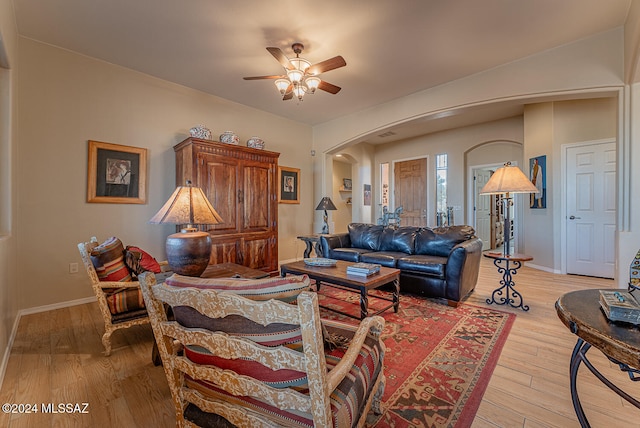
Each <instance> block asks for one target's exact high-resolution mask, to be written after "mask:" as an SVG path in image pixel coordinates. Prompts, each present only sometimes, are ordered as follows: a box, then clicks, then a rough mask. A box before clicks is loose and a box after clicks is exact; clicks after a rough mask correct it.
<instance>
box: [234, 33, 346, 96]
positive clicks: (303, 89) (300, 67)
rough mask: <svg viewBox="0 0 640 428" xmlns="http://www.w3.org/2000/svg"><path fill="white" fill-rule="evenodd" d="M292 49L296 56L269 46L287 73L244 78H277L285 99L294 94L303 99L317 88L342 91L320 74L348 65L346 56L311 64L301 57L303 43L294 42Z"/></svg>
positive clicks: (332, 91)
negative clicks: (320, 76)
mask: <svg viewBox="0 0 640 428" xmlns="http://www.w3.org/2000/svg"><path fill="white" fill-rule="evenodd" d="M291 49H293V52H294V53H295V54H296V57H295V58H292V59H289V58H287V56H286V55H285V54H284V52H282V49H280V48H274V47H269V48H267V50H268V51H269V53H270V54H271V55H273V56H274V58H275V59H276V60H278V62H279V63H280V64H281V65H282V66H283V67H284V69H285V72H286V74H284V75H280V76H252V77H245V78H244V80H262V79H275V80H276V81H275V84H276V87H277V88H278V91H280V95H282V100H283V101H286V100H290V99H292V98H293V96H294V95H295V96H296V97H297V98H298V99H299V100H302V98H303V97H304V94H306V93H310V94H313V93H315V91H316V89H321V90H323V91H326V92H329V93H330V94H337V93H338V92H340V89H342V88H340V87H339V86H336V85H333V84H331V83H329V82H326V81H324V80H321V79H320V78H319V77H318V74H320V73H324V72H326V71H331V70H335V69H336V68H340V67H344V66H345V65H347V63H346V61H345V60H344V58H342V57H341V56H340V55H338V56H334V57H333V58H329V59H327V60H325V61H322V62H318V63H316V64H311V63H310V62H309V61H307V60H306V59H304V58H300V54H301V53H302V50H303V49H304V45H303V44H302V43H294V44H292V45H291Z"/></svg>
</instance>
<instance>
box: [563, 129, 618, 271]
mask: <svg viewBox="0 0 640 428" xmlns="http://www.w3.org/2000/svg"><path fill="white" fill-rule="evenodd" d="M604 143H614V144H615V145H616V151H618V150H620V145H619V144H618V140H617V138H614V137H611V138H603V139H600V140H588V141H579V142H577V143H566V144H561V145H560V148H561V150H560V162H561V164H560V165H561V171H562V174H561V176H560V180H561V185H560V273H562V274H564V275H566V274H567V251H568V245H567V193H568V191H567V186H568V184H567V183H568V181H569V180H568V178H567V168H566V167H565V166H566V164H567V157H568V151H569V149H571V148H575V147H584V146H592V145H596V144H604ZM619 160H620V156H619V153H616V176H617V177H619V175H618V174H619V173H620V163H619ZM619 183H620V181H619V180H618V181H616V185H618V184H619ZM619 195H620V191H619V189H618V191H617V194H616V196H619ZM619 209H620V201H618V202H617V203H616V215H615V219H616V231H617V230H619V229H618V227H619V221H620V217H619ZM613 247H614V249H615V252H616V254H615V255H614V257H615V260H619V259H618V251H619V248H618V234H617V233H616V238H615V242H614V245H613ZM617 274H618V272H617V268H614V280H615V278H616V275H617Z"/></svg>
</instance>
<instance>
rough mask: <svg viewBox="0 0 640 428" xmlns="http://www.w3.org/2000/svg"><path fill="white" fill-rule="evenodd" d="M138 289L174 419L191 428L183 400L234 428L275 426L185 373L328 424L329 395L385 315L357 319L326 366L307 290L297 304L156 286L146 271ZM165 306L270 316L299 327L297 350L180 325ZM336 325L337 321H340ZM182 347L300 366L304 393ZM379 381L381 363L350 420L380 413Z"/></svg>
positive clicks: (267, 320)
mask: <svg viewBox="0 0 640 428" xmlns="http://www.w3.org/2000/svg"><path fill="white" fill-rule="evenodd" d="M140 287H141V289H142V294H143V296H144V299H145V303H146V305H147V310H148V311H149V316H150V319H151V326H152V328H153V332H154V334H155V337H156V341H157V343H158V348H159V351H160V356H161V357H162V362H163V366H164V370H165V374H166V376H167V380H168V383H169V388H170V390H171V395H172V397H173V401H174V404H175V408H176V420H177V422H178V426H180V427H183V426H193V425H192V423H191V422H189V421H187V420H185V419H184V410H185V408H186V406H187V405H188V403H193V404H195V405H196V406H198V407H199V408H200V409H201V410H203V411H205V412H211V413H215V414H218V415H220V416H223V417H224V418H226V419H227V420H228V421H229V422H231V423H233V424H235V425H236V426H238V427H255V426H273V427H276V426H279V425H276V424H275V423H274V421H272V420H270V419H268V418H266V417H264V416H263V415H261V414H258V413H257V412H254V411H253V410H251V409H247V408H244V407H237V406H234V405H232V404H230V403H227V402H222V401H218V400H215V399H213V398H210V397H205V396H204V395H203V394H201V393H200V392H198V391H196V390H193V389H190V388H188V387H187V386H186V385H185V383H184V375H185V374H188V375H189V376H191V377H193V378H199V379H208V380H211V381H213V382H215V384H216V385H217V386H218V387H220V388H223V389H224V390H226V391H227V393H231V394H233V395H251V396H254V397H258V398H259V399H260V400H262V401H265V402H267V403H269V404H271V405H273V406H275V407H277V408H281V409H285V408H287V409H295V410H297V411H300V412H306V413H310V414H311V415H312V418H313V421H314V424H315V426H317V427H329V426H332V413H331V405H330V395H331V393H332V392H333V391H334V390H335V388H336V387H337V386H338V385H339V384H340V382H341V381H342V380H343V379H344V378H345V376H346V375H347V374H348V373H349V371H350V370H351V367H352V365H353V364H354V362H355V361H356V358H357V357H358V354H359V351H360V348H361V347H362V345H363V343H364V341H365V339H366V337H367V336H368V335H373V337H375V338H377V339H378V340H380V334H381V332H382V330H383V329H384V324H385V323H384V319H383V318H381V317H379V316H376V317H369V318H365V319H364V320H362V321H361V323H360V325H359V326H358V327H357V328H356V327H354V328H353V330H355V334H354V336H353V338H352V340H351V343H350V345H349V348H348V350H347V351H346V353H345V355H344V356H343V358H342V359H341V361H340V363H338V365H337V366H335V367H334V368H333V369H332V370H331V371H329V372H327V366H326V362H325V356H324V355H325V353H324V341H323V337H322V326H321V320H320V312H319V308H318V297H317V295H316V293H314V292H311V291H303V292H301V293H300V295H299V296H298V300H297V305H291V304H287V303H283V302H280V301H277V300H268V301H262V302H260V301H253V300H249V299H246V298H244V297H241V296H238V295H236V294H233V293H229V292H216V291H214V290H207V289H195V288H178V287H172V286H168V285H166V284H164V283H163V284H156V279H155V276H154V275H153V274H151V273H144V274H142V275H141V276H140ZM165 305H169V306H171V307H173V306H189V307H192V308H195V309H196V310H197V311H198V312H200V313H201V314H203V315H205V316H208V317H211V318H222V317H225V316H228V315H231V314H234V315H241V316H243V317H245V318H248V319H251V320H253V321H254V322H257V323H259V324H261V325H268V324H271V323H274V322H279V323H288V324H296V325H300V327H301V331H302V340H303V350H304V352H297V351H294V350H292V349H289V348H286V347H276V348H268V347H264V346H261V345H258V344H256V343H254V342H252V341H250V340H248V339H245V338H237V337H232V336H229V335H227V334H225V333H223V332H212V331H209V330H205V329H201V328H191V329H189V328H185V327H183V326H181V325H180V324H178V323H177V322H176V321H169V320H168V319H167V315H166V309H165ZM322 323H323V324H325V325H326V326H330V325H331V324H332V322H331V321H328V320H322ZM334 324H335V323H334ZM340 326H342V327H344V324H340ZM186 345H198V346H201V347H204V348H206V349H207V350H208V351H209V352H211V353H212V354H214V355H221V356H224V358H233V359H235V358H246V357H249V358H250V359H252V360H255V361H258V362H260V363H261V364H263V365H264V366H266V367H269V368H271V369H272V370H279V369H283V368H287V369H292V370H296V371H301V372H306V373H307V379H308V384H309V394H308V395H305V394H302V393H300V392H297V391H295V390H290V389H275V388H272V387H270V386H267V385H265V384H264V383H262V382H260V381H259V380H256V379H253V378H251V377H248V376H240V375H237V374H236V373H234V372H232V371H228V370H226V371H225V370H221V369H219V368H217V367H214V366H203V365H198V364H196V363H194V362H192V361H190V360H189V359H187V358H186V357H184V356H182V353H181V352H180V351H181V350H182V349H183V346H186ZM380 347H381V352H382V355H381V358H382V359H384V349H385V348H384V344H383V343H382V342H381V341H380ZM384 385H385V377H384V367H381V368H380V373H379V374H378V376H377V378H376V379H374V384H373V386H372V388H371V390H370V391H371V393H370V394H369V397H365V402H366V404H365V406H364V409H363V412H362V413H361V414H360V415H359V416H358V423H357V426H359V427H361V426H363V425H364V423H365V420H366V416H367V413H368V412H369V410H370V409H371V408H372V407H373V410H374V411H375V412H376V413H379V412H380V401H381V399H382V394H383V392H384Z"/></svg>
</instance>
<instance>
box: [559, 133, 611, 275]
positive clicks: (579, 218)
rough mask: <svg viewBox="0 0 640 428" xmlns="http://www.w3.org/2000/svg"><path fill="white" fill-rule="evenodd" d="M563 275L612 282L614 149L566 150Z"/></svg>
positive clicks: (585, 147) (605, 145)
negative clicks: (565, 266)
mask: <svg viewBox="0 0 640 428" xmlns="http://www.w3.org/2000/svg"><path fill="white" fill-rule="evenodd" d="M566 159H567V169H566V171H567V172H566V173H567V192H566V197H567V200H566V207H567V218H566V222H567V227H566V230H567V273H571V274H578V275H589V276H598V277H603V278H613V277H614V272H615V248H614V245H615V230H616V145H615V143H614V142H607V143H598V144H585V145H582V146H575V147H570V148H568V149H567V156H566Z"/></svg>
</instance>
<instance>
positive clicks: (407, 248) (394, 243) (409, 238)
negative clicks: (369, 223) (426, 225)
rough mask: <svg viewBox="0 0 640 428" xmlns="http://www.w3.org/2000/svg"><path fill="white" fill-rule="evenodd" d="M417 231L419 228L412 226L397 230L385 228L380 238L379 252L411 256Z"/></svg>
mask: <svg viewBox="0 0 640 428" xmlns="http://www.w3.org/2000/svg"><path fill="white" fill-rule="evenodd" d="M418 230H420V228H418V227H412V226H406V227H399V228H397V229H394V228H392V227H386V228H385V229H384V230H383V231H382V234H381V236H380V247H379V250H380V251H396V252H401V253H406V254H412V253H413V249H414V246H415V241H416V234H417V233H418Z"/></svg>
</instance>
